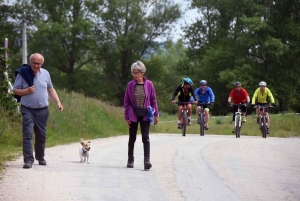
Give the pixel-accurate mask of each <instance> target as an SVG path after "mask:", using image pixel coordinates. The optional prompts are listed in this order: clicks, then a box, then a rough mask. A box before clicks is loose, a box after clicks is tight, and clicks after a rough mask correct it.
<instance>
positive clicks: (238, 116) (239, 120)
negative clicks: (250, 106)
mask: <svg viewBox="0 0 300 201" xmlns="http://www.w3.org/2000/svg"><path fill="white" fill-rule="evenodd" d="M230 105H231V106H234V105H237V106H238V111H237V112H235V118H234V127H235V137H236V138H239V137H240V136H241V128H242V124H243V122H242V111H241V107H242V106H243V105H244V106H246V107H247V104H245V103H239V104H234V103H232V104H230Z"/></svg>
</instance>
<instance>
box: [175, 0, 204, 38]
mask: <svg viewBox="0 0 300 201" xmlns="http://www.w3.org/2000/svg"><path fill="white" fill-rule="evenodd" d="M190 2H191V0H174V3H178V4H179V5H180V6H181V9H182V10H183V11H184V15H183V17H182V19H180V20H179V22H178V23H177V24H176V28H175V30H173V31H172V41H174V42H176V41H177V40H178V39H180V38H181V36H180V34H183V32H182V30H181V26H183V25H185V23H187V24H191V23H193V22H195V19H196V18H197V17H199V13H198V12H197V10H196V9H192V10H187V11H185V10H186V9H188V8H189V6H190Z"/></svg>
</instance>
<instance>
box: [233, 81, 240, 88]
mask: <svg viewBox="0 0 300 201" xmlns="http://www.w3.org/2000/svg"><path fill="white" fill-rule="evenodd" d="M234 86H235V87H240V86H242V83H240V82H235V83H234Z"/></svg>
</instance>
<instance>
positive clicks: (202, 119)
mask: <svg viewBox="0 0 300 201" xmlns="http://www.w3.org/2000/svg"><path fill="white" fill-rule="evenodd" d="M207 105H210V103H198V104H197V106H200V107H201V111H200V112H199V114H198V118H199V120H198V119H197V123H198V122H199V124H200V136H204V134H205V124H206V122H205V112H204V106H207Z"/></svg>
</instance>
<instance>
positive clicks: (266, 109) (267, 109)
mask: <svg viewBox="0 0 300 201" xmlns="http://www.w3.org/2000/svg"><path fill="white" fill-rule="evenodd" d="M268 104H269V103H256V105H268ZM260 111H262V108H260ZM265 111H266V112H269V108H268V107H267V108H265Z"/></svg>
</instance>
